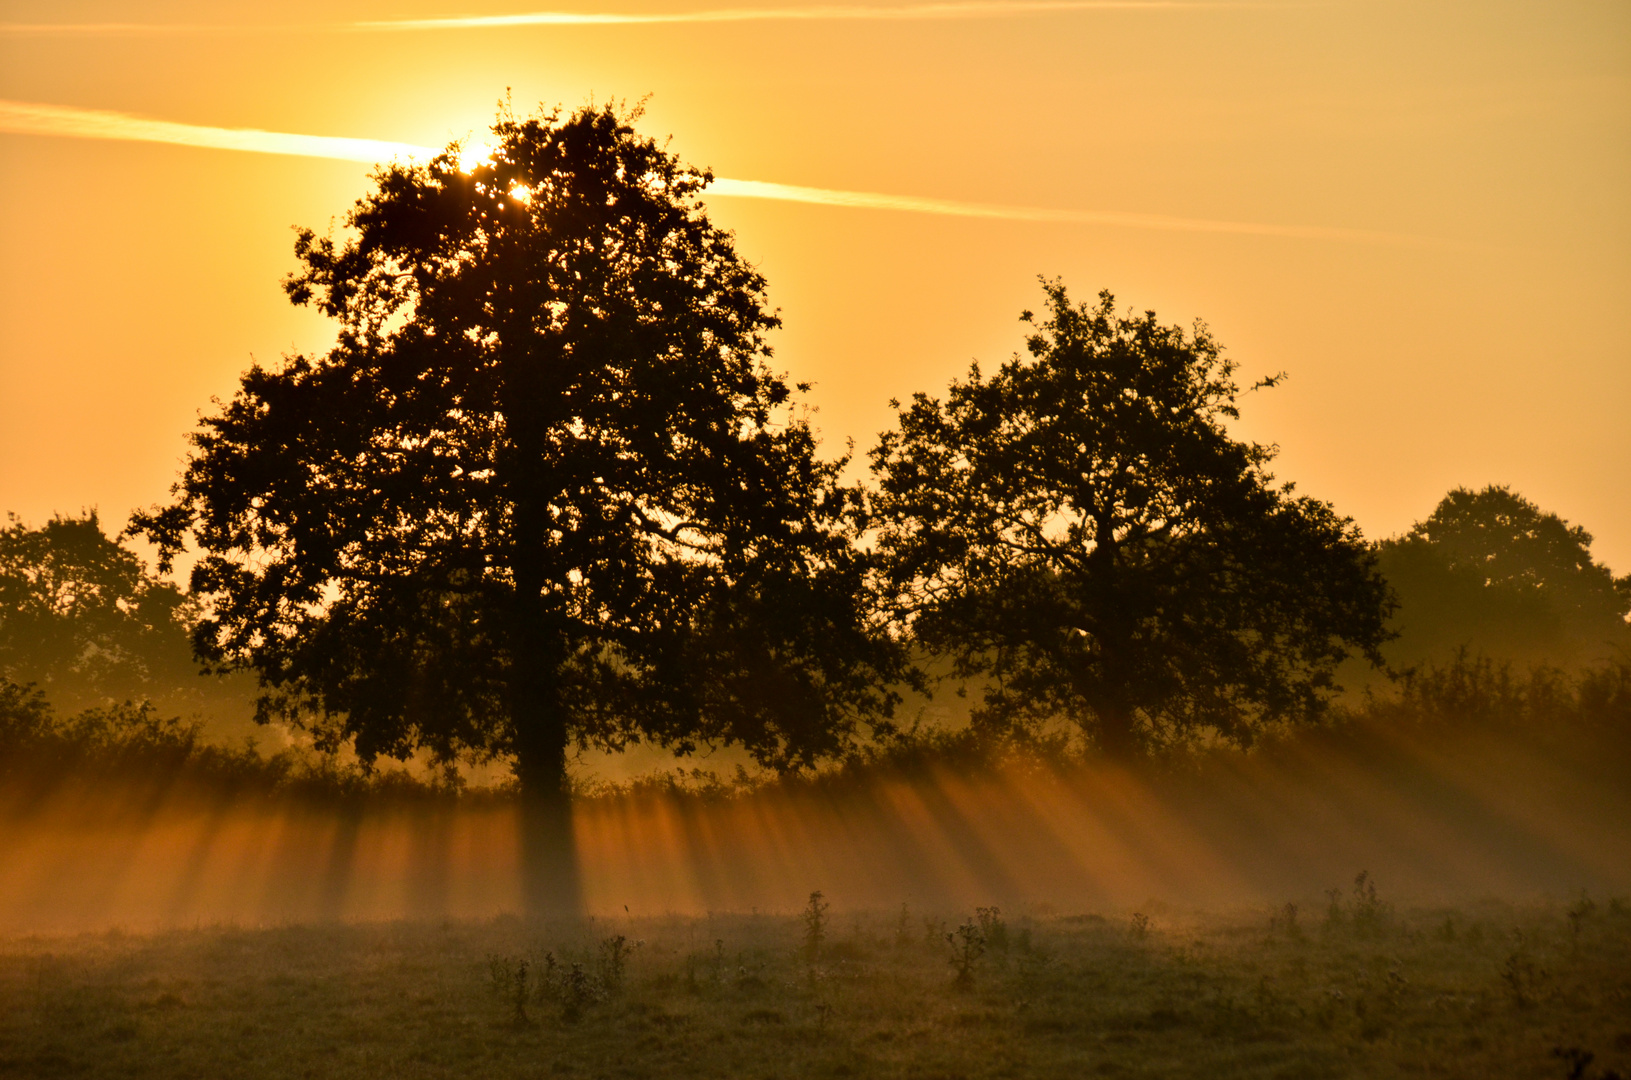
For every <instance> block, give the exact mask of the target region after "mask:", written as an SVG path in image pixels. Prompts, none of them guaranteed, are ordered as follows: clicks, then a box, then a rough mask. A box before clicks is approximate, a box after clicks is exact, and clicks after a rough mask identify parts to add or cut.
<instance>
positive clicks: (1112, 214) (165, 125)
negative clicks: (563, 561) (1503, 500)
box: [0, 100, 1445, 247]
mask: <svg viewBox="0 0 1631 1080" xmlns="http://www.w3.org/2000/svg"><path fill="white" fill-rule="evenodd" d="M0 132H11V133H15V134H21V135H55V136H65V137H68V138H80V139H117V140H121V141H129V142H156V143H171V144H176V145H180V146H199V147H207V148H211V149H217V150H239V151H247V152H249V153H257V154H289V155H294V156H296V157H315V158H336V159H339V160H341V161H362V162H369V163H373V162H379V161H387V160H390V159H392V158H430V157H434V156H435V155H437V154H439V153H441V152H442V151H441V150H439V149H437V148H436V147H431V146H419V145H416V144H414V143H401V142H386V141H384V140H381V139H347V138H339V137H336V136H332V135H296V134H291V133H288V132H281V131H261V130H259V129H256V128H222V127H207V126H203V125H199V124H178V123H175V122H173V121H169V120H149V119H146V118H144V117H139V116H132V115H130V114H129V113H120V112H109V111H105V110H100V109H80V108H74V107H72V106H66V105H38V104H31V103H28V102H21V101H3V100H0ZM708 194H709V195H710V196H721V197H725V198H736V199H772V200H776V201H778V202H792V203H806V204H810V205H816V206H839V207H850V208H854V209H862V210H893V211H900V212H905V213H914V214H936V215H940V216H942V217H962V218H985V219H989V220H994V221H1019V222H1038V223H1052V224H1061V225H1112V226H1118V227H1121V228H1131V229H1157V230H1161V231H1165V232H1198V233H1235V234H1239V235H1245V236H1279V237H1288V238H1292V239H1298V240H1336V241H1342V242H1345V243H1360V244H1384V245H1390V246H1408V247H1438V246H1443V245H1444V243H1445V241H1442V240H1434V239H1430V238H1427V237H1420V236H1410V235H1406V234H1400V233H1388V232H1373V231H1369V230H1364V229H1339V228H1329V227H1324V226H1313V225H1273V224H1264V223H1261V222H1250V221H1216V220H1210V219H1206V218H1186V217H1171V216H1167V215H1162V214H1131V213H1122V212H1119V211H1111V210H1050V209H1044V208H1041V207H1028V206H1002V205H999V204H995V203H977V202H960V201H957V200H953V199H933V198H924V197H921V196H916V195H886V194H882V193H879V192H870V191H836V190H833V189H832V188H818V187H802V186H799V185H795V184H773V183H767V182H765V181H762V180H731V179H728V178H725V177H716V178H715V179H714V182H713V183H712V184H711V185H710V186H709V188H708Z"/></svg>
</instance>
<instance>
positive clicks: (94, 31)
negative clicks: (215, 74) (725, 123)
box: [0, 0, 1308, 37]
mask: <svg viewBox="0 0 1631 1080" xmlns="http://www.w3.org/2000/svg"><path fill="white" fill-rule="evenodd" d="M1304 6H1308V5H1307V4H1304V3H1299V2H1298V0H1280V2H1278V3H1274V2H1253V0H1009V2H1006V3H1004V2H1001V0H966V2H962V3H941V4H895V5H883V6H867V5H860V4H814V5H809V6H804V7H767V8H751V7H739V8H712V9H707V10H702V11H645V12H621V13H620V12H610V11H528V12H517V13H514V14H509V15H463V16H449V17H446V18H436V19H366V20H360V21H354V22H323V23H272V24H259V25H251V24H242V23H239V24H234V23H132V22H106V23H0V35H11V36H40V37H47V36H71V35H82V36H87V37H94V36H122V35H134V36H151V35H159V34H234V33H265V32H268V31H283V32H287V33H325V32H326V33H333V32H337V31H339V32H343V31H353V32H354V31H414V30H419V31H423V30H481V29H497V28H504V27H522V26H638V25H649V24H655V23H745V22H906V21H925V20H947V19H1010V18H1018V17H1023V16H1034V15H1050V14H1069V13H1072V12H1086V11H1164V10H1176V9H1192V10H1203V9H1228V8H1261V7H1304Z"/></svg>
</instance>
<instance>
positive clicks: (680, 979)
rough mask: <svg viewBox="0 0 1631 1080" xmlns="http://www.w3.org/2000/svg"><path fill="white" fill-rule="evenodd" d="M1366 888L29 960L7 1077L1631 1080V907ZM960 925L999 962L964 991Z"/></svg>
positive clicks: (35, 947) (135, 942)
mask: <svg viewBox="0 0 1631 1080" xmlns="http://www.w3.org/2000/svg"><path fill="white" fill-rule="evenodd" d="M1365 885H1366V888H1361V889H1358V890H1354V889H1347V890H1343V891H1342V892H1341V893H1339V894H1338V896H1337V903H1336V910H1335V913H1334V916H1333V915H1332V914H1331V913H1329V912H1328V911H1327V905H1326V903H1325V902H1318V903H1310V902H1307V901H1305V902H1304V903H1303V904H1302V905H1300V907H1299V909H1298V910H1297V911H1296V912H1292V911H1290V910H1289V908H1281V909H1279V910H1277V911H1275V912H1273V913H1272V914H1271V913H1269V912H1266V911H1265V912H1261V913H1236V914H1233V915H1216V914H1213V915H1192V914H1183V913H1179V912H1175V911H1171V910H1166V909H1164V908H1162V907H1160V906H1159V905H1145V906H1144V909H1143V910H1142V911H1141V912H1139V914H1142V915H1145V916H1146V919H1145V920H1143V921H1141V922H1140V923H1137V924H1135V921H1134V919H1133V917H1132V914H1133V913H1130V912H1129V913H1121V914H1117V915H1109V916H1101V915H1094V914H1053V913H1045V912H1032V913H1030V914H1028V915H1020V916H1017V917H1016V916H1015V915H1014V914H1013V913H1000V914H997V913H993V912H991V910H990V909H986V910H985V911H984V912H982V913H981V915H982V916H983V918H976V917H975V916H974V915H973V913H953V912H928V913H919V912H908V913H906V914H905V915H904V916H903V915H902V913H901V912H889V913H873V914H855V913H845V912H841V911H838V910H837V909H834V911H833V914H832V915H831V916H830V917H829V922H828V926H827V927H826V930H825V934H824V938H823V940H822V941H821V942H820V943H819V955H815V956H814V957H812V956H811V955H810V953H809V951H808V949H807V946H808V944H809V940H808V934H807V932H806V931H807V927H806V926H805V923H804V921H802V920H801V919H800V918H799V917H798V916H796V915H793V914H788V915H778V916H770V915H728V916H710V917H706V918H682V917H674V918H666V919H628V920H616V921H615V922H607V921H605V920H596V921H590V922H585V923H581V924H574V925H565V924H560V925H550V924H543V925H540V924H535V923H528V922H526V921H523V920H520V919H515V918H500V919H495V920H486V921H480V922H452V923H389V924H362V925H345V924H332V925H325V926H285V927H271V928H261V929H245V928H236V927H211V928H198V929H192V930H172V931H168V932H163V933H158V934H154V935H143V936H138V935H130V934H125V933H120V932H108V933H102V934H94V935H81V936H75V937H55V938H42V937H29V938H15V939H11V940H7V941H4V942H0V1075H5V1076H8V1077H13V1076H14V1077H36V1076H41V1077H43V1076H71V1075H85V1076H99V1077H103V1076H106V1077H118V1076H131V1077H146V1076H152V1077H166V1078H171V1077H189V1076H197V1077H211V1078H215V1077H261V1076H266V1077H353V1076H354V1077H378V1076H393V1077H421V1076H423V1077H432V1076H435V1077H440V1076H482V1077H510V1076H543V1075H565V1076H584V1077H660V1076H676V1077H679V1076H684V1077H694V1076H696V1077H711V1076H718V1077H733V1078H734V1077H755V1078H757V1077H793V1076H868V1077H871V1076H884V1077H889V1076H900V1077H925V1078H928V1077H941V1078H950V1077H968V1078H974V1077H987V1076H990V1077H1019V1076H1048V1077H1052V1076H1162V1077H1188V1076H1194V1077H1209V1078H1210V1077H1229V1076H1272V1077H1298V1078H1303V1077H1345V1076H1417V1075H1420V1076H1446V1077H1480V1078H1482V1077H1492V1076H1525V1077H1558V1078H1559V1080H1562V1078H1564V1077H1567V1076H1569V1075H1570V1069H1571V1063H1570V1061H1569V1060H1567V1059H1566V1058H1564V1057H1560V1056H1557V1055H1555V1054H1554V1050H1555V1049H1557V1048H1563V1049H1565V1050H1567V1049H1571V1048H1576V1049H1580V1050H1584V1051H1589V1052H1591V1053H1594V1054H1595V1055H1596V1059H1595V1061H1594V1062H1593V1063H1591V1064H1590V1065H1589V1066H1587V1067H1585V1068H1584V1070H1583V1071H1582V1072H1581V1073H1580V1074H1579V1075H1581V1076H1584V1077H1591V1078H1601V1077H1604V1076H1606V1075H1607V1074H1608V1071H1609V1070H1617V1071H1618V1072H1619V1074H1620V1075H1622V1076H1625V1075H1631V909H1628V908H1627V906H1626V905H1625V904H1624V903H1611V902H1608V901H1606V900H1600V901H1599V902H1597V903H1595V904H1591V905H1589V906H1588V905H1585V904H1581V903H1573V904H1555V905H1550V906H1533V907H1523V908H1518V907H1513V906H1510V905H1506V904H1499V903H1495V902H1489V903H1483V904H1479V905H1474V906H1462V907H1459V908H1455V909H1449V908H1417V909H1411V910H1408V911H1402V910H1395V909H1394V908H1392V907H1391V906H1390V905H1389V904H1387V903H1386V901H1385V899H1382V900H1373V899H1372V897H1373V895H1374V894H1370V893H1369V892H1368V891H1367V890H1368V886H1369V883H1368V882H1367V883H1365ZM993 920H996V921H995V922H993ZM999 926H1000V928H1001V931H1002V936H1004V937H1005V938H1006V942H1005V945H1006V947H993V946H995V945H996V943H997V938H998V935H997V934H995V933H994V932H993V931H994V928H996V927H999ZM1135 926H1142V933H1139V932H1135ZM959 928H963V929H967V930H969V931H971V932H973V933H977V934H980V935H982V936H983V938H984V939H985V943H986V945H987V948H986V949H985V951H984V953H983V955H980V956H978V957H977V958H976V959H974V960H973V961H972V962H971V964H969V966H968V973H969V983H970V985H967V986H964V987H961V988H960V987H959V986H958V985H957V980H956V979H955V975H956V973H957V972H956V970H955V968H954V966H953V965H952V964H951V963H950V962H949V961H950V960H951V948H950V946H949V945H948V943H947V940H946V935H947V934H952V935H954V936H956V935H958V931H959ZM618 935H622V936H624V937H625V938H626V942H625V943H624V945H622V946H617V947H607V946H606V942H607V941H608V940H615V938H616V937H617V936H618ZM959 947H961V941H960V942H959ZM630 950H632V951H630ZM522 960H525V961H526V962H527V967H526V970H527V972H528V974H527V978H526V980H525V983H524V993H518V990H522V989H523V986H522V984H521V983H520V982H519V980H518V978H517V972H518V971H519V970H520V962H521V961H522ZM574 964H575V965H577V968H576V971H575V973H574V968H573V965H574ZM614 968H615V969H617V970H614ZM619 974H620V975H621V982H622V986H621V989H620V990H618V989H616V988H615V987H613V986H611V985H610V984H611V983H613V982H615V981H617V976H618V975H619ZM573 1012H580V1013H581V1014H580V1015H579V1016H578V1018H577V1019H576V1020H575V1021H573V1020H570V1019H568V1016H569V1015H570V1014H572V1013H573Z"/></svg>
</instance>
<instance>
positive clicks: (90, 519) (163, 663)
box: [0, 511, 248, 716]
mask: <svg viewBox="0 0 1631 1080" xmlns="http://www.w3.org/2000/svg"><path fill="white" fill-rule="evenodd" d="M196 618H197V609H196V605H194V604H193V603H192V601H191V600H190V599H189V598H188V597H187V596H186V595H185V594H183V593H182V592H181V590H179V589H177V588H176V587H175V586H174V585H172V584H170V583H169V582H167V581H164V580H163V579H161V578H159V577H157V576H156V575H154V574H153V573H151V572H150V571H149V570H148V569H147V567H146V566H144V565H143V563H142V561H141V559H140V558H139V557H138V556H137V555H136V553H135V552H133V551H131V550H130V549H129V548H128V547H126V546H125V545H124V543H123V541H122V540H118V539H115V538H112V537H109V536H108V535H106V534H105V533H104V532H103V531H102V526H101V522H100V521H99V520H98V518H97V515H96V513H95V512H94V511H92V512H91V513H88V514H85V515H84V516H82V517H62V516H57V517H54V518H52V519H51V520H50V521H48V522H46V523H45V524H44V525H42V526H41V527H39V528H37V529H31V528H29V527H28V526H26V525H24V524H23V523H22V522H21V521H19V520H18V519H17V518H16V517H15V516H11V517H10V518H9V524H8V525H7V527H6V528H4V529H0V678H5V679H9V680H11V681H13V682H15V683H19V684H28V683H32V684H34V685H35V686H36V687H37V689H38V690H39V691H40V692H41V693H42V694H44V695H45V697H46V698H48V699H49V700H50V702H51V704H52V705H53V706H54V707H55V708H57V709H59V710H61V711H62V712H64V713H75V712H78V711H80V710H82V709H87V708H95V707H101V706H107V705H112V704H115V703H118V702H122V701H126V700H131V701H143V700H146V701H152V702H153V703H154V704H155V705H156V706H157V707H159V708H160V709H161V710H163V711H166V712H178V713H183V714H187V713H196V712H209V713H212V714H226V715H231V716H238V715H241V714H244V713H246V712H247V711H248V710H247V697H246V696H244V695H243V694H242V693H241V691H242V690H243V687H241V686H223V685H221V684H220V683H218V682H216V681H215V680H212V679H206V678H202V677H201V676H200V674H199V665H198V663H197V661H195V660H194V659H193V656H192V647H191V639H190V637H189V634H190V631H191V628H192V625H193V623H194V622H195V621H196Z"/></svg>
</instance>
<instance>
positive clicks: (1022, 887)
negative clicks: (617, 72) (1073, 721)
mask: <svg viewBox="0 0 1631 1080" xmlns="http://www.w3.org/2000/svg"><path fill="white" fill-rule="evenodd" d="M1628 776H1631V745H1628V741H1627V739H1626V738H1625V737H1624V733H1623V732H1619V731H1617V730H1614V729H1605V728H1585V727H1569V728H1562V729H1536V728H1534V727H1527V726H1526V727H1512V726H1507V727H1502V728H1497V729H1494V730H1492V729H1491V728H1489V727H1487V726H1482V725H1479V726H1469V725H1439V726H1424V725H1415V726H1411V725H1406V724H1398V723H1391V724H1390V723H1383V722H1381V721H1380V720H1377V719H1374V718H1373V719H1371V720H1366V721H1357V722H1354V723H1350V724H1349V725H1347V726H1345V727H1342V728H1337V729H1321V730H1315V731H1310V732H1304V733H1302V734H1300V735H1298V736H1295V737H1289V738H1286V739H1284V740H1281V741H1279V742H1277V743H1274V744H1272V745H1266V746H1263V747H1260V748H1259V749H1257V750H1255V751H1252V752H1250V753H1245V752H1239V751H1229V752H1218V753H1214V754H1210V755H1206V756H1203V757H1191V758H1187V759H1185V760H1183V761H1181V762H1176V763H1175V762H1170V761H1169V762H1167V763H1165V764H1163V765H1160V766H1154V765H1152V766H1151V767H1150V768H1148V769H1142V770H1130V769H1125V768H1118V767H1112V766H1109V765H1106V764H1102V763H1094V762H1091V761H1074V762H1069V763H1049V762H1046V761H1043V760H1040V759H1039V758H1037V757H1036V756H1034V755H1026V754H1023V753H1008V754H1006V755H1004V756H1003V757H1002V758H1000V759H999V760H995V761H991V760H987V761H983V762H974V763H969V762H966V761H965V762H962V763H959V762H958V759H956V758H955V757H952V756H943V757H941V758H936V757H934V756H933V755H930V756H928V757H927V758H920V759H918V760H916V761H915V762H914V763H912V764H900V763H896V764H887V763H880V764H876V765H874V766H872V767H866V768H852V769H849V770H845V771H843V772H840V773H837V774H834V775H830V776H827V777H820V778H816V779H814V780H803V781H791V782H781V783H774V784H769V785H765V786H762V787H759V788H757V789H753V790H745V791H743V792H740V793H737V794H734V795H732V794H725V793H721V792H719V791H714V792H712V793H709V792H687V791H683V790H677V789H672V788H668V789H665V788H664V786H663V785H637V786H635V787H634V788H630V789H623V790H619V791H616V792H612V793H605V794H601V795H598V796H594V797H588V798H583V799H580V800H578V802H577V804H576V807H575V810H574V831H575V835H576V840H577V847H578V854H579V859H580V863H581V868H582V881H583V887H584V893H585V895H584V905H585V910H586V912H587V913H590V914H594V913H606V912H614V911H615V912H618V913H622V912H623V910H624V909H625V908H627V910H628V911H629V912H631V913H632V914H635V915H642V914H648V915H649V914H664V913H700V912H703V911H729V910H735V911H743V912H746V911H749V910H752V909H757V910H762V911H778V910H779V911H792V910H795V909H797V908H798V907H800V906H801V905H802V904H803V903H804V900H805V898H806V897H807V896H808V895H809V893H810V892H811V891H812V890H814V889H821V890H823V891H824V892H825V893H826V895H827V896H828V897H830V898H831V899H832V900H833V901H834V902H835V903H837V904H839V905H840V906H841V907H845V908H883V907H893V906H897V905H899V904H901V903H902V902H906V903H910V904H912V905H913V906H914V907H922V906H929V907H948V906H961V907H964V908H967V907H970V906H973V905H978V904H993V903H998V904H1002V905H1003V906H1004V907H1005V908H1006V909H1008V910H1017V909H1021V908H1023V907H1025V906H1027V905H1029V906H1031V907H1032V908H1034V909H1035V910H1039V911H1046V910H1050V909H1051V910H1058V911H1079V910H1091V909H1093V908H1103V909H1118V908H1124V907H1128V906H1133V905H1140V904H1143V903H1145V902H1146V901H1148V900H1151V899H1154V900H1158V901H1164V902H1167V903H1172V904H1177V905H1184V906H1197V907H1206V908H1211V909H1217V908H1223V907H1231V906H1236V905H1250V904H1263V903H1268V904H1276V905H1277V904H1279V903H1281V902H1284V901H1286V900H1288V899H1304V898H1310V897H1317V896H1319V895H1320V894H1321V893H1323V892H1324V891H1325V890H1326V889H1328V888H1331V887H1336V886H1341V887H1344V888H1346V887H1347V885H1348V884H1349V883H1350V882H1351V881H1352V879H1353V877H1354V876H1355V874H1356V873H1357V872H1359V871H1361V870H1368V871H1369V872H1370V874H1371V878H1372V879H1373V880H1376V881H1379V882H1381V883H1382V884H1383V887H1384V888H1385V889H1386V891H1387V892H1388V894H1389V895H1391V896H1395V897H1404V896H1411V897H1421V898H1428V897H1442V898H1467V897H1478V896H1486V895H1500V896H1503V897H1508V898H1515V897H1526V896H1534V895H1538V894H1551V895H1553V896H1559V895H1565V894H1573V893H1575V892H1577V891H1578V890H1580V889H1590V890H1593V891H1597V892H1609V893H1613V892H1615V891H1624V890H1626V889H1628V888H1631V784H1628V783H1627V779H1626V778H1627V777H1628ZM0 821H3V822H4V828H3V831H0V882H3V887H0V930H4V931H7V932H34V931H40V932H49V931H68V930H78V929H90V928H98V927H104V926H109V925H118V926H124V927H128V928H132V929H136V928H144V927H153V926H163V925H178V924H185V925H192V924H195V923H198V922H206V923H213V922H233V923H240V924H243V923H249V924H255V923H278V922H289V921H308V920H332V919H344V920H358V919H362V920H377V919H399V918H441V917H451V918H462V917H478V916H487V915H493V914H497V913H501V912H506V911H517V910H518V909H519V907H520V905H521V886H520V879H519V829H518V822H517V810H516V806H515V804H514V802H513V800H512V799H511V798H509V797H508V796H506V795H505V794H504V793H502V792H481V791H476V792H466V793H463V794H454V793H451V792H448V793H441V794H438V793H435V792H427V791H423V790H421V791H419V792H418V793H416V794H413V793H410V795H405V796H398V797H391V796H389V795H388V794H381V793H378V792H375V793H372V794H364V795H361V796H357V797H350V798H334V797H326V796H325V797H319V796H315V795H311V794H303V793H302V791H301V789H300V788H299V787H298V786H291V787H286V788H280V789H267V788H265V787H264V786H256V785H251V784H242V785H224V784H222V783H220V782H218V781H217V782H213V783H202V782H199V781H197V780H196V779H195V778H192V777H190V776H189V775H188V774H187V773H186V771H185V770H181V771H173V772H171V773H169V774H168V776H165V775H164V774H160V773H152V774H148V775H146V776H145V777H144V776H142V775H140V774H133V775H130V776H128V777H125V778H123V779H121V778H119V775H118V774H110V773H108V772H106V771H103V772H100V773H85V772H74V771H68V772H64V773H62V774H61V775H59V776H57V777H55V778H52V779H38V778H36V781H35V782H30V779H29V778H28V777H27V776H21V777H18V778H15V779H14V780H13V782H12V783H10V784H8V785H7V789H6V793H5V795H4V796H3V797H0Z"/></svg>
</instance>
